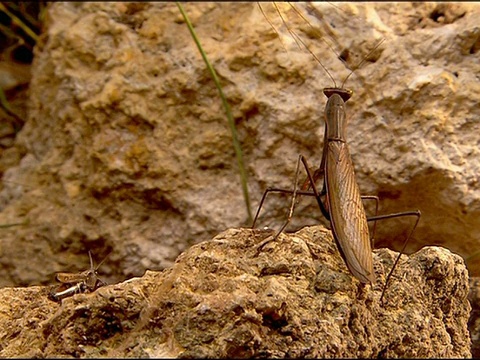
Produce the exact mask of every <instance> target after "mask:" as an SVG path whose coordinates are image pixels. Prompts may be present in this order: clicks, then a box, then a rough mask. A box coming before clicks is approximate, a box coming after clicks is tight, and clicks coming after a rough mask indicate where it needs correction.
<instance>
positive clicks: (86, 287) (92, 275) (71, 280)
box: [48, 251, 108, 301]
mask: <svg viewBox="0 0 480 360" xmlns="http://www.w3.org/2000/svg"><path fill="white" fill-rule="evenodd" d="M88 256H89V258H90V269H88V270H85V271H82V272H79V273H67V272H59V273H57V274H56V276H55V279H56V280H57V281H58V282H60V283H61V284H60V285H59V286H58V287H57V288H56V289H55V290H54V291H52V292H50V294H49V295H48V297H49V299H50V300H53V301H61V300H62V299H64V298H66V297H69V296H72V295H74V294H79V293H84V292H91V291H95V290H96V289H98V288H99V287H101V286H104V285H106V284H105V283H104V282H103V281H102V280H100V279H99V278H98V273H97V270H98V268H99V267H100V265H102V264H103V262H104V261H105V260H106V258H107V257H108V255H107V256H106V257H105V258H104V259H103V260H102V261H101V262H100V264H98V265H97V267H94V264H93V259H92V254H91V253H90V251H89V252H88Z"/></svg>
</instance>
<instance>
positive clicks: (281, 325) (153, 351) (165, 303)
mask: <svg viewBox="0 0 480 360" xmlns="http://www.w3.org/2000/svg"><path fill="white" fill-rule="evenodd" d="M271 236H272V231H270V230H250V229H228V230H226V231H224V232H223V233H221V234H219V235H217V236H216V237H214V238H213V239H212V240H209V241H205V242H202V243H200V244H197V245H194V246H192V247H191V248H190V249H188V250H187V251H186V252H185V253H183V254H182V255H181V256H179V258H178V259H177V261H176V263H175V265H174V266H173V267H172V268H170V269H167V270H164V271H163V272H153V271H147V272H146V274H145V275H144V276H143V277H141V278H133V279H130V280H128V281H125V282H122V283H119V284H114V285H108V286H105V287H101V288H99V289H98V290H96V291H95V292H93V293H91V294H78V295H74V296H73V297H70V298H66V299H64V300H63V301H62V303H61V304H60V305H59V304H57V303H55V302H52V301H50V300H48V299H47V296H46V295H47V293H48V291H49V290H50V288H49V287H38V286H37V287H29V288H4V289H1V290H0V299H1V301H0V304H1V311H0V329H2V330H0V331H1V336H0V339H1V342H0V356H1V357H63V356H74V357H104V356H114V357H155V358H159V357H181V358H190V357H202V358H205V357H213V358H219V357H222V358H245V357H249V358H250V357H260V358H272V357H281V358H284V357H289V358H305V357H307V358H308V357H310V358H324V357H341V358H347V357H348V358H357V357H361V358H367V357H368V358H370V357H374V358H376V357H387V358H392V357H402V358H452V357H470V356H471V354H470V338H469V335H468V331H467V321H468V316H469V313H470V304H469V302H468V300H467V293H468V273H467V270H466V268H465V264H464V262H463V260H462V259H461V258H460V257H459V256H458V255H455V254H452V253H451V252H450V251H448V250H447V249H443V248H440V247H426V248H423V249H422V250H421V251H419V252H417V253H416V254H414V255H412V256H410V257H407V256H406V255H402V259H401V261H400V262H399V266H398V267H397V268H396V270H395V272H394V275H393V277H392V280H391V282H390V285H389V286H388V287H387V290H386V292H385V298H384V301H383V303H380V295H381V292H382V289H383V284H384V281H385V274H386V273H387V272H388V271H389V270H390V268H391V266H392V263H393V261H394V258H395V257H396V254H397V253H394V252H392V251H390V250H387V249H381V250H375V252H374V253H373V258H374V268H375V273H376V283H375V284H374V285H373V287H371V286H370V285H362V284H361V283H359V281H358V280H356V279H355V278H353V277H352V275H351V274H350V273H349V272H348V270H347V268H346V266H345V264H344V263H343V260H342V258H341V257H340V254H339V253H338V251H337V249H336V246H335V242H334V241H333V238H332V236H331V233H330V232H329V231H328V230H326V229H325V228H324V227H322V226H314V227H306V228H304V229H302V230H300V231H298V232H297V233H295V234H290V235H281V236H280V237H279V238H278V239H277V240H276V241H274V242H270V243H269V244H267V245H265V246H264V247H263V250H261V251H258V245H259V244H260V243H262V242H263V241H264V240H265V239H267V238H269V237H271Z"/></svg>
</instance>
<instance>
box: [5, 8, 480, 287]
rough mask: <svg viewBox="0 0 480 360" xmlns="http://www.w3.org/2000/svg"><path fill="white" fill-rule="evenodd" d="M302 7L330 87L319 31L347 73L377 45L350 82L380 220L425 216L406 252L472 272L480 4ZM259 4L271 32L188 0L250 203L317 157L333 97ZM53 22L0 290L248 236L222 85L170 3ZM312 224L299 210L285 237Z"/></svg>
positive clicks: (353, 124) (280, 215)
mask: <svg viewBox="0 0 480 360" xmlns="http://www.w3.org/2000/svg"><path fill="white" fill-rule="evenodd" d="M284 5H285V4H284ZM296 6H297V5H296ZM298 6H299V11H301V12H302V14H303V15H304V17H305V18H307V19H308V20H309V22H310V24H311V25H312V27H313V29H312V28H311V27H310V26H309V25H307V24H306V23H305V20H304V19H302V18H300V17H299V16H298V15H296V13H295V12H294V11H293V10H291V9H289V8H285V9H283V10H284V11H285V15H286V17H285V18H286V19H287V23H288V24H290V25H289V26H291V28H292V29H293V30H294V31H295V32H297V33H298V34H299V35H300V36H301V38H302V39H303V41H304V42H305V43H306V44H307V45H308V46H309V47H310V48H311V49H312V51H314V52H315V53H316V54H317V57H318V58H319V59H321V61H322V63H323V64H324V66H325V68H326V69H328V71H329V72H330V73H331V74H332V76H333V78H334V79H335V81H336V82H337V85H340V84H341V82H342V80H343V79H345V78H346V76H347V75H348V74H349V73H350V70H349V69H347V68H346V67H345V65H344V64H343V63H341V62H340V61H339V60H338V57H337V55H335V54H334V53H333V51H332V50H331V49H330V48H328V47H327V46H326V45H325V44H324V43H323V42H322V41H321V39H320V38H319V36H318V33H319V34H320V35H321V36H322V38H326V39H327V41H330V43H331V44H332V45H331V46H332V48H333V49H334V50H336V52H337V53H338V54H340V55H341V56H342V58H344V59H346V61H347V63H348V65H349V66H350V67H354V66H355V64H358V63H359V62H360V60H361V59H362V58H364V57H365V56H366V55H367V54H368V52H369V51H370V50H371V49H372V48H373V47H374V46H375V45H377V44H378V42H379V40H380V39H382V38H384V39H386V40H385V42H384V44H382V46H381V47H380V48H379V49H378V51H377V52H376V53H375V54H373V59H372V60H371V61H367V62H366V64H364V65H362V67H361V68H360V69H358V70H357V71H355V73H354V75H353V76H350V78H349V79H348V82H347V84H346V86H348V87H350V88H352V89H353V90H354V96H353V98H352V99H351V100H350V101H349V102H348V112H349V117H350V124H349V129H348V133H349V144H350V150H351V153H352V156H353V161H354V164H355V169H356V175H357V179H358V182H359V184H360V189H361V191H362V193H363V194H374V195H377V194H378V195H379V196H380V199H381V201H380V212H381V213H383V214H385V213H391V212H398V211H404V210H414V209H417V208H418V209H420V210H421V211H422V214H423V216H422V219H421V221H420V224H419V226H418V228H417V229H416V231H415V234H414V238H413V239H412V240H411V242H410V243H409V248H408V249H407V250H408V252H412V251H414V250H417V249H419V248H420V247H422V246H424V245H442V246H444V247H447V248H449V249H450V250H451V251H454V252H455V253H458V254H461V255H462V256H464V257H465V258H466V261H467V265H468V267H469V270H470V271H471V273H472V274H478V271H480V270H479V268H478V261H476V259H477V255H475V254H473V251H472V249H476V248H478V235H477V234H478V231H477V230H478V228H479V226H480V223H479V219H480V216H479V215H480V182H479V181H478V174H479V171H480V162H479V161H480V160H479V156H478V151H479V150H478V139H477V133H478V130H479V129H478V126H479V125H478V124H479V123H478V121H476V119H477V118H478V117H479V116H480V108H479V107H478V106H477V104H478V103H479V99H478V96H480V95H479V94H480V91H479V89H478V81H477V80H476V75H477V74H478V73H479V70H480V69H479V66H480V65H479V63H478V48H479V47H478V41H479V34H478V20H477V19H478V16H479V12H480V7H479V6H478V4H444V3H442V4H436V3H398V4H381V3H379V4H368V5H360V4H346V5H344V6H342V8H341V9H342V10H339V8H338V7H337V6H332V5H330V4H323V3H315V4H313V5H308V6H312V7H311V8H310V7H309V8H303V7H302V6H303V5H298ZM263 7H264V11H265V13H266V14H267V16H268V18H269V21H271V22H272V23H273V25H274V26H275V27H276V28H277V29H278V33H279V34H280V39H279V35H278V34H277V33H275V32H274V31H273V30H272V28H271V26H270V25H269V23H268V21H267V20H266V19H265V18H264V17H263V15H262V13H261V11H260V9H259V8H258V6H257V4H254V3H196V4H185V9H186V11H187V13H188V14H189V16H190V17H191V20H192V22H193V24H194V26H195V28H196V31H197V33H198V36H199V38H200V41H201V42H202V45H203V47H204V49H205V51H206V53H207V55H208V57H209V59H210V61H211V63H212V64H213V66H214V67H215V69H216V71H217V73H218V75H219V77H220V81H221V83H222V85H223V89H224V92H225V93H226V96H227V98H228V101H229V103H230V106H231V108H232V111H233V116H234V118H235V121H236V125H237V129H238V133H239V140H240V142H241V144H242V147H243V152H244V160H245V164H246V167H247V172H248V176H249V177H248V186H249V190H250V195H251V203H252V210H253V211H255V210H256V206H257V204H258V202H259V199H260V198H261V195H262V192H263V191H264V190H265V188H266V187H267V186H278V187H284V188H291V187H292V182H293V178H294V172H295V162H296V159H297V158H298V154H303V155H305V156H306V157H307V158H308V160H309V163H310V164H311V165H312V166H313V165H315V166H316V165H318V164H319V162H320V157H321V149H322V133H323V126H324V125H323V120H322V116H323V115H322V109H323V107H324V105H325V97H324V95H323V94H322V89H323V88H324V87H326V86H332V81H331V80H330V79H329V78H328V76H326V74H325V72H324V70H323V69H322V67H321V66H320V65H319V64H318V63H317V62H316V61H315V60H314V59H313V57H312V56H311V55H310V54H309V53H308V52H307V51H306V50H305V49H299V48H298V47H297V45H296V44H295V42H294V41H293V40H292V37H291V36H290V34H289V33H288V31H287V30H286V28H285V25H283V24H282V22H281V20H280V19H279V17H278V14H277V13H276V11H275V9H274V8H273V6H272V5H271V4H264V5H263ZM47 18H48V23H47V27H46V28H47V30H46V34H45V39H44V40H45V41H44V42H43V43H44V45H43V47H41V48H40V47H38V48H37V50H36V55H35V60H34V64H33V67H32V82H31V85H30V94H31V95H30V96H31V98H30V100H31V101H30V103H29V104H28V108H29V116H28V121H27V123H26V125H25V127H24V128H23V129H22V131H21V132H20V134H19V136H18V137H17V139H16V142H17V143H16V147H15V149H17V150H16V151H15V150H13V152H12V154H13V155H15V156H14V158H15V159H16V158H17V156H22V159H21V161H20V163H19V165H18V166H14V167H12V168H10V169H9V170H7V171H6V172H5V175H4V177H3V184H4V188H3V190H2V191H1V193H0V205H1V206H0V208H1V209H2V211H1V213H0V224H19V223H20V224H21V223H24V224H26V225H24V226H16V227H11V228H7V229H2V236H1V240H0V255H1V256H0V265H1V266H0V269H1V270H0V275H1V276H0V286H14V285H32V284H48V283H50V282H51V281H52V278H53V274H54V272H56V271H78V270H79V269H82V268H84V267H85V264H86V261H85V260H86V259H87V252H88V250H91V251H92V252H93V254H94V256H95V258H96V259H98V260H101V259H102V258H103V257H104V256H106V255H107V254H108V253H109V252H110V251H112V254H111V255H110V256H109V259H108V261H107V262H106V263H105V264H104V265H103V267H102V270H103V272H104V274H105V276H106V278H107V279H109V280H110V281H121V280H123V279H125V278H129V277H132V276H140V275H141V274H143V273H144V271H145V270H146V269H152V270H160V269H163V268H166V267H169V266H171V265H172V263H173V261H174V260H175V258H176V257H177V256H178V254H179V253H181V252H182V251H184V250H185V249H187V248H188V247H189V246H190V245H191V244H194V243H198V242H201V241H203V240H207V239H209V238H211V236H213V235H214V234H216V233H217V232H218V231H219V229H226V228H230V227H237V226H243V225H250V222H249V220H248V216H247V211H246V208H245V205H244V200H243V197H242V188H241V186H240V182H239V174H238V170H237V160H236V158H235V154H234V150H233V147H232V141H231V134H230V131H229V128H228V126H227V123H226V119H225V116H224V110H223V108H222V105H221V101H220V99H219V97H218V91H217V89H216V88H215V86H214V85H213V82H212V79H211V77H210V75H209V73H208V71H207V70H206V67H205V64H204V63H203V60H202V58H201V56H200V54H199V52H198V50H197V48H196V46H195V44H194V42H193V40H192V38H191V35H190V33H189V31H188V29H187V27H186V25H185V23H184V22H183V19H182V17H181V15H180V13H179V10H178V8H177V7H176V5H175V4H174V3H142V4H139V3H133V4H130V3H109V2H107V3H97V2H93V3H68V2H67V3H52V4H51V6H50V7H49V12H48V17H47ZM280 40H281V41H280ZM285 49H287V50H288V52H286V51H285ZM16 162H17V161H16V160H15V161H13V160H12V161H8V163H16ZM301 176H302V177H303V176H304V175H303V173H302V175H301ZM282 200H285V201H283V202H282ZM288 201H289V199H282V198H281V197H279V196H271V197H269V199H268V202H267V204H266V207H265V211H264V212H262V213H261V218H260V219H259V225H260V226H266V225H268V226H269V227H270V228H278V227H279V226H280V225H281V223H282V222H283V220H284V214H285V213H286V211H287V207H288ZM367 210H368V212H369V213H370V214H372V209H371V208H368V209H367ZM322 221H323V220H322V217H321V215H320V212H319V210H318V208H317V207H316V205H315V203H314V201H313V200H312V199H304V200H303V202H302V204H301V206H299V208H298V210H297V211H296V214H295V216H294V218H293V220H292V224H291V227H290V228H289V229H288V230H290V231H293V230H297V229H299V228H301V227H303V226H305V225H313V224H318V223H320V222H322ZM412 225H413V223H412V222H410V223H408V222H396V221H394V220H391V221H389V222H388V224H387V223H384V224H383V223H379V225H378V227H377V236H376V239H377V247H381V246H394V247H396V248H397V249H398V248H399V247H398V244H399V243H402V242H403V240H404V238H405V235H406V233H407V232H408V231H409V229H410V228H411V226H412Z"/></svg>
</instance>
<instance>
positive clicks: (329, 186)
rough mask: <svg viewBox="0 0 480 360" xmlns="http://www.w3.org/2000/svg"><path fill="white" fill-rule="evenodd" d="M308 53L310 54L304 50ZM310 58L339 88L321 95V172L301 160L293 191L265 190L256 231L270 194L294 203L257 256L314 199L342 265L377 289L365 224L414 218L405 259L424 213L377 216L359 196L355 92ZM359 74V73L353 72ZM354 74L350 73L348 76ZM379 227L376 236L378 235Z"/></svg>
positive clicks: (368, 197) (304, 159) (259, 249)
mask: <svg viewBox="0 0 480 360" xmlns="http://www.w3.org/2000/svg"><path fill="white" fill-rule="evenodd" d="M259 6H260V5H259ZM260 9H261V6H260ZM277 10H278V9H277ZM262 13H263V10H262ZM278 13H279V14H280V16H281V13H280V11H278ZM282 20H283V18H282ZM287 29H288V31H289V32H290V34H291V35H292V36H293V37H294V38H297V39H298V41H300V42H301V43H302V44H304V43H303V41H302V40H301V39H300V38H299V37H298V36H296V34H295V33H294V32H293V31H292V30H291V29H290V28H289V27H288V25H287ZM380 44H381V42H380V43H379V44H378V45H377V46H376V47H375V48H374V49H373V50H372V51H375V50H376V48H377V47H378V46H379V45H380ZM304 45H305V44H304ZM305 47H306V48H307V49H308V47H307V46H306V45H305ZM311 53H312V52H311ZM371 53H372V52H370V53H369V54H368V55H367V57H366V58H365V59H364V60H363V61H362V63H363V62H364V61H365V60H366V59H367V58H368V56H370V55H371ZM312 55H313V56H314V58H315V59H316V60H317V62H318V63H319V64H320V65H321V66H322V68H323V69H324V70H325V71H326V72H327V74H328V75H329V76H330V78H331V79H332V81H333V83H334V84H335V86H334V87H329V88H324V90H323V93H324V94H325V96H326V97H327V99H328V100H327V103H326V106H325V111H324V113H325V132H324V138H323V151H322V159H321V162H320V166H319V168H318V169H317V170H316V171H315V172H314V173H313V174H312V172H311V170H310V166H309V165H308V162H307V160H306V158H305V157H304V156H303V155H300V156H299V158H298V161H297V167H296V173H295V182H294V189H293V190H290V189H280V188H275V187H270V188H267V190H266V191H265V192H264V194H263V197H262V199H261V201H260V204H259V207H258V210H257V213H256V215H255V218H254V221H253V225H252V227H253V228H254V227H255V224H256V221H257V219H258V216H259V214H260V210H261V208H262V205H263V203H264V201H265V199H266V196H267V195H268V194H269V193H270V192H280V193H289V194H292V201H291V206H290V209H289V213H288V217H287V220H286V222H285V223H284V225H283V226H282V227H281V229H280V230H279V231H278V232H277V234H276V235H275V236H274V237H273V238H269V239H267V241H264V242H262V243H261V244H260V245H259V246H258V249H257V253H258V251H261V249H262V248H263V246H264V245H265V244H266V243H268V242H270V241H272V240H275V239H276V238H277V237H278V236H279V235H280V233H281V232H282V231H283V230H284V229H285V228H286V226H287V225H288V223H289V222H290V220H291V218H292V216H293V212H294V208H295V204H296V198H297V196H298V195H302V196H313V197H315V199H316V201H317V203H318V206H319V208H320V210H321V212H322V214H323V215H324V216H325V218H326V219H327V220H329V222H330V225H331V228H332V233H333V237H334V239H335V242H336V244H337V247H338V250H339V252H340V254H341V256H342V258H343V260H344V261H345V264H346V265H347V267H348V269H349V271H350V272H351V273H352V275H353V276H355V277H356V278H357V279H358V280H359V281H360V282H361V283H364V284H374V283H375V273H374V271H373V256H372V242H371V239H370V234H369V229H368V224H367V222H368V221H375V225H376V221H377V220H383V219H389V218H395V217H403V216H413V217H415V218H416V221H415V224H414V226H413V228H412V229H411V231H410V233H409V235H408V236H407V238H406V240H405V242H404V246H403V249H402V251H401V253H403V251H404V250H405V246H406V244H407V242H408V240H409V238H410V237H411V235H412V234H413V232H414V231H415V228H416V226H417V224H418V222H419V220H420V216H421V213H420V211H419V210H414V211H404V212H398V213H392V214H385V215H377V212H378V202H379V199H378V197H377V196H361V194H360V189H359V187H358V184H357V181H356V179H355V171H354V166H353V162H352V159H351V156H350V151H349V146H348V142H347V137H346V129H347V110H346V102H347V101H348V100H349V99H350V98H351V96H352V94H353V91H352V90H350V89H346V88H344V84H345V82H346V80H347V79H348V77H347V78H346V79H345V80H344V81H343V84H342V86H340V87H337V86H336V83H335V80H334V79H333V77H332V76H331V75H330V73H329V72H328V70H327V69H326V68H325V66H324V65H323V64H322V62H321V61H320V59H318V58H317V57H316V56H315V54H313V53H312ZM362 63H360V64H359V65H358V66H357V68H358V67H360V66H361V65H362ZM355 70H356V69H354V70H353V71H355ZM353 71H352V73H353ZM352 73H350V75H351V74H352ZM350 75H349V76H350ZM300 163H302V164H303V166H304V168H305V171H306V173H307V179H306V180H305V182H304V184H303V186H302V188H301V190H297V182H298V176H299V170H300ZM321 178H323V187H322V190H321V191H319V190H318V189H317V186H316V183H317V181H318V180H319V179H321ZM308 189H312V191H308ZM366 199H373V200H375V201H376V214H375V216H371V217H367V215H366V212H365V208H364V205H363V202H362V200H366ZM375 225H374V230H373V232H375ZM401 253H400V254H399V255H398V257H397V258H396V260H395V262H394V264H393V266H392V269H391V270H390V272H389V274H388V276H387V278H386V281H385V285H384V289H383V291H382V295H381V297H380V301H382V300H383V296H384V293H385V290H386V288H387V285H388V282H389V280H390V277H391V276H392V273H393V271H394V269H395V266H396V264H397V263H398V261H399V259H400V255H401Z"/></svg>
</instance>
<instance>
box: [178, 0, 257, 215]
mask: <svg viewBox="0 0 480 360" xmlns="http://www.w3.org/2000/svg"><path fill="white" fill-rule="evenodd" d="M177 6H178V8H179V10H180V12H181V13H182V15H183V18H184V19H185V22H186V24H187V26H188V30H190V34H192V38H193V40H194V41H195V44H197V47H198V50H199V51H200V54H201V55H202V58H203V61H204V62H205V64H206V65H207V68H208V70H209V71H210V74H211V76H212V79H213V81H214V82H215V86H216V87H217V89H218V92H219V94H220V98H221V99H222V104H223V108H224V109H225V113H226V115H227V119H228V125H229V127H230V131H231V133H232V140H233V147H234V149H235V154H236V157H237V163H238V169H239V172H240V179H241V184H242V190H243V197H244V199H245V205H246V207H247V213H248V223H249V224H251V223H252V211H251V209H250V198H249V195H248V186H247V173H246V171H245V166H244V163H243V153H242V147H241V146H240V142H239V141H238V136H237V128H236V127H235V121H234V120H233V116H232V112H231V111H230V106H229V105H228V102H227V98H226V97H225V94H224V93H223V90H222V87H221V85H220V81H219V79H218V76H217V73H216V72H215V69H214V68H213V66H212V65H211V64H210V61H208V58H207V55H206V54H205V51H203V48H202V45H201V44H200V41H199V40H198V37H197V35H196V33H195V29H194V28H193V25H192V23H191V22H190V19H189V18H188V16H187V14H186V12H185V10H184V8H183V6H182V4H181V3H179V2H177Z"/></svg>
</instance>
